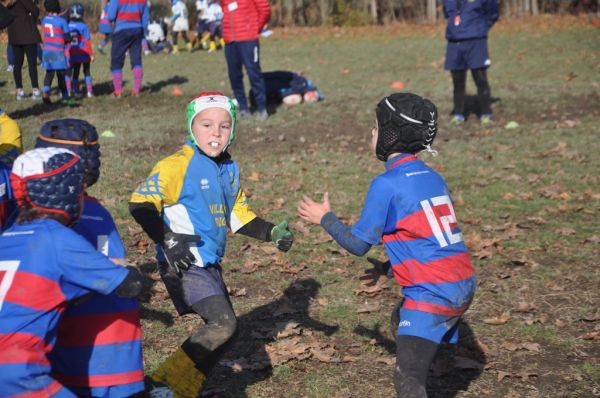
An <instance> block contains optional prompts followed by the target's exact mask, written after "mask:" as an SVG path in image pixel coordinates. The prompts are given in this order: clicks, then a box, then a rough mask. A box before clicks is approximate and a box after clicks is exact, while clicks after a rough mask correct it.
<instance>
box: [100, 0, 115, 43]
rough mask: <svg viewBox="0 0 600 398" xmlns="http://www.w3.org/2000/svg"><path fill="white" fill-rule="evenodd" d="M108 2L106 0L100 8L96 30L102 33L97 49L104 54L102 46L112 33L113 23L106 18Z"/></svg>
mask: <svg viewBox="0 0 600 398" xmlns="http://www.w3.org/2000/svg"><path fill="white" fill-rule="evenodd" d="M109 3H110V2H109V1H107V2H106V4H105V5H104V7H103V8H102V12H101V13H100V20H99V21H98V32H99V33H102V34H103V35H104V39H102V42H101V43H100V44H98V51H100V53H101V54H104V48H105V47H106V45H107V44H108V42H109V41H110V38H111V36H112V33H113V24H112V22H110V21H109V20H108V4H109Z"/></svg>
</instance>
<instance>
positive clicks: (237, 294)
mask: <svg viewBox="0 0 600 398" xmlns="http://www.w3.org/2000/svg"><path fill="white" fill-rule="evenodd" d="M227 290H228V291H229V294H230V295H231V296H233V297H243V296H246V294H247V293H246V288H245V287H243V288H241V289H236V288H229V287H227Z"/></svg>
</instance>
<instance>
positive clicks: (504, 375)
mask: <svg viewBox="0 0 600 398" xmlns="http://www.w3.org/2000/svg"><path fill="white" fill-rule="evenodd" d="M512 376H513V374H512V373H510V372H504V371H502V370H499V371H498V383H501V382H502V380H504V379H505V378H507V377H512Z"/></svg>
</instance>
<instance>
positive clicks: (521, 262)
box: [510, 257, 540, 269]
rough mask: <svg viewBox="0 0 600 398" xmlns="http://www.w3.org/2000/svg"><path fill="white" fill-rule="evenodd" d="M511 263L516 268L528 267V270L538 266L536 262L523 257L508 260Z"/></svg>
mask: <svg viewBox="0 0 600 398" xmlns="http://www.w3.org/2000/svg"><path fill="white" fill-rule="evenodd" d="M510 261H511V263H512V264H513V265H516V266H520V267H523V266H525V267H529V268H532V269H533V268H536V267H537V266H539V265H540V264H539V263H538V262H537V261H534V260H531V259H528V258H525V257H521V258H514V259H512V260H510Z"/></svg>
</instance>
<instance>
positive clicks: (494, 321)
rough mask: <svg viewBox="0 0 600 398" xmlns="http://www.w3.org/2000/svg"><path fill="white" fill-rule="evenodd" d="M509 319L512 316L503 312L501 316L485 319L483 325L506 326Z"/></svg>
mask: <svg viewBox="0 0 600 398" xmlns="http://www.w3.org/2000/svg"><path fill="white" fill-rule="evenodd" d="M509 319H510V314H509V313H508V312H503V313H502V314H500V315H499V316H495V317H493V318H486V319H484V320H483V323H487V324H488V325H504V324H505V323H506V322H508V320H509Z"/></svg>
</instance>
